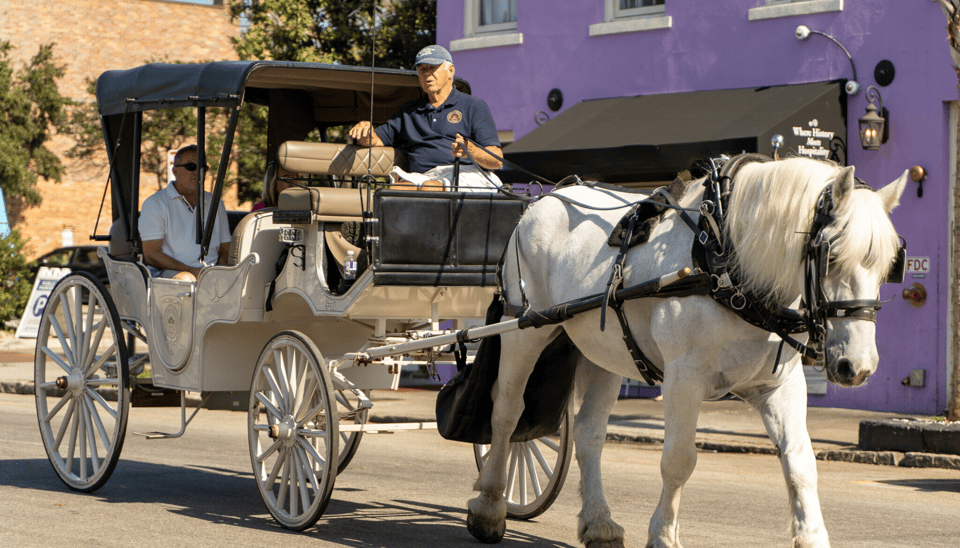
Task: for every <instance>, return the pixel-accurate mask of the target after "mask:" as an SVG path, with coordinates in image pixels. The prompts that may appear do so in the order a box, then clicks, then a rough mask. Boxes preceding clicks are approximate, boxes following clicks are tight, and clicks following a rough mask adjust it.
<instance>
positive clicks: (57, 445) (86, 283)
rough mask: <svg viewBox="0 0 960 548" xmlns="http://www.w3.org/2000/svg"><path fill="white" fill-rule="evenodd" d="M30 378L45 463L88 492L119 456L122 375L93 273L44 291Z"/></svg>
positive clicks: (115, 326)
mask: <svg viewBox="0 0 960 548" xmlns="http://www.w3.org/2000/svg"><path fill="white" fill-rule="evenodd" d="M118 364H119V366H120V367H119V368H118V367H117V365H118ZM34 381H35V382H34V386H35V396H36V402H37V419H38V422H39V425H40V437H41V438H42V440H43V448H44V449H45V450H46V451H47V457H48V458H49V459H50V464H51V465H53V469H54V470H55V471H56V472H57V475H58V476H59V477H60V479H61V480H62V481H63V483H65V484H66V485H67V487H69V488H70V489H73V490H75V491H83V492H86V493H89V492H92V491H96V490H97V489H99V488H100V487H102V486H103V484H105V483H106V482H107V480H108V479H110V474H112V473H113V469H114V468H115V467H116V465H117V460H118V459H119V458H120V449H121V448H122V447H123V438H124V435H125V434H126V430H127V417H128V415H129V411H130V379H129V378H128V369H127V348H126V345H125V344H124V342H123V329H122V326H121V324H120V317H119V315H118V314H117V308H116V306H114V304H113V300H112V299H111V298H110V296H109V294H107V292H106V290H105V289H104V287H103V284H101V283H100V281H99V280H97V278H96V277H94V276H93V275H91V274H88V273H86V272H78V273H76V274H71V275H69V276H67V277H66V278H64V279H62V280H60V282H58V283H57V285H56V286H55V287H54V288H53V291H52V292H51V293H50V297H49V299H48V301H47V305H46V308H45V309H44V311H43V317H42V318H41V320H40V329H39V331H38V334H37V350H36V354H35V356H34Z"/></svg>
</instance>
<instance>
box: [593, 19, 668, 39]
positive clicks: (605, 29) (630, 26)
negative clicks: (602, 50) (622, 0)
mask: <svg viewBox="0 0 960 548" xmlns="http://www.w3.org/2000/svg"><path fill="white" fill-rule="evenodd" d="M672 26H673V17H672V16H670V15H654V16H646V17H637V18H636V19H621V20H619V21H610V22H608V23H596V24H594V25H590V36H603V35H606V34H621V33H624V32H643V31H645V30H661V29H669V28H671V27H672Z"/></svg>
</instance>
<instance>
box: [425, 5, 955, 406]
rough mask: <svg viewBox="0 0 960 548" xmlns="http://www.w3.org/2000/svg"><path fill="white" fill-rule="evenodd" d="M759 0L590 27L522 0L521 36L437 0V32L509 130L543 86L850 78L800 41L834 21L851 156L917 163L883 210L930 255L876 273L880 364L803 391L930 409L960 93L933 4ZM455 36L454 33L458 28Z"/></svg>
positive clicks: (826, 399) (937, 400) (602, 88)
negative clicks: (918, 379)
mask: <svg viewBox="0 0 960 548" xmlns="http://www.w3.org/2000/svg"><path fill="white" fill-rule="evenodd" d="M765 3H766V2H765V0H724V1H710V2H704V1H703V0H666V8H665V10H666V13H665V15H666V16H669V17H671V18H672V26H671V27H670V28H666V29H662V30H651V31H640V32H627V33H622V34H611V35H602V36H590V33H589V26H590V25H591V24H595V23H601V22H603V21H604V0H520V1H518V2H517V6H518V7H517V33H519V34H520V35H522V43H520V44H518V45H506V46H499V47H486V48H475V49H469V48H467V47H464V42H463V41H462V39H463V38H464V24H463V23H464V9H465V8H464V6H465V5H470V4H472V2H470V1H467V2H454V1H449V0H441V1H439V2H438V6H437V29H438V30H437V39H438V42H439V43H440V44H442V45H444V46H451V43H453V44H454V46H453V47H452V48H451V50H452V53H453V59H454V63H455V64H456V67H457V74H458V75H460V76H463V77H464V78H466V79H467V80H468V81H469V82H470V83H471V86H472V88H473V93H474V95H477V96H479V97H482V98H483V99H484V100H485V101H486V102H487V104H488V105H489V106H490V108H491V110H492V112H493V115H494V118H495V119H496V122H497V126H498V129H500V130H501V131H513V132H514V136H515V138H516V139H519V138H520V137H522V136H523V135H525V134H527V133H529V132H530V131H532V130H534V129H536V128H537V123H536V121H535V116H536V114H537V112H538V111H544V112H548V113H550V114H551V115H553V116H555V115H556V113H553V112H551V111H550V110H549V108H548V106H547V94H548V92H549V91H550V90H551V89H552V88H559V89H560V90H561V91H562V92H563V97H564V101H563V107H562V109H561V112H562V110H565V109H566V108H569V107H571V106H573V105H574V104H576V103H577V102H579V101H583V100H588V99H598V98H608V97H622V96H632V95H648V94H665V93H676V92H684V91H697V90H714V89H731V88H745V87H759V86H777V85H785V84H800V83H808V82H817V81H825V80H834V79H839V78H852V77H853V74H852V71H851V66H850V62H849V61H848V59H847V57H846V55H845V54H844V53H843V51H842V50H841V49H840V48H839V47H838V46H837V45H836V44H834V43H832V42H831V41H830V40H828V39H826V38H824V37H823V36H816V35H814V36H811V37H810V38H809V39H808V40H806V41H800V40H798V39H797V38H796V36H795V34H794V33H795V29H796V28H797V26H798V25H806V26H807V27H809V28H810V29H812V30H815V31H821V32H824V33H827V34H829V35H832V36H833V37H835V38H836V39H837V40H838V41H839V42H840V43H841V44H843V45H844V46H845V47H846V48H847V49H848V50H849V52H850V54H851V56H852V57H853V60H854V62H855V63H856V68H857V72H858V80H859V83H860V85H861V86H862V90H861V91H860V92H859V93H857V94H855V95H852V96H848V97H847V108H848V115H847V116H848V122H847V143H848V147H847V148H848V163H849V164H851V165H855V166H856V168H857V175H858V176H859V177H861V178H863V179H864V180H866V181H867V182H868V183H870V184H872V185H873V186H875V187H879V186H882V185H883V184H886V183H888V182H890V181H893V180H894V179H896V178H897V177H899V176H900V174H901V173H903V171H904V170H906V169H909V168H910V167H912V166H915V165H920V166H923V167H924V168H925V169H926V171H927V173H928V174H929V175H928V178H927V180H926V182H925V183H924V195H923V197H922V198H918V197H917V193H916V190H917V188H916V187H917V185H916V184H914V183H913V182H910V183H909V184H908V187H907V190H906V191H905V193H904V195H903V197H902V199H901V205H900V207H899V208H898V209H897V210H896V211H895V212H894V213H893V222H894V224H895V225H896V227H897V229H898V231H899V232H900V234H901V235H902V236H903V237H904V238H905V239H906V241H907V245H908V247H907V255H908V256H909V257H929V258H930V264H931V267H930V271H929V272H928V273H926V274H925V275H924V277H923V278H914V277H912V275H911V274H909V273H908V274H907V279H906V280H905V282H904V283H903V284H885V285H884V286H883V287H882V289H881V298H882V299H883V300H884V301H887V300H890V299H892V300H890V301H889V302H888V303H887V304H885V305H884V307H883V310H882V311H881V312H880V313H879V316H878V323H877V342H878V347H879V350H880V355H881V363H880V368H879V370H878V371H877V373H876V375H874V377H873V378H872V379H871V380H870V381H869V383H868V384H867V385H866V386H865V387H861V388H858V389H840V388H837V387H834V386H832V385H831V386H830V387H829V388H828V390H827V394H826V395H821V396H813V395H812V396H810V397H809V401H810V404H811V405H817V406H831V407H846V408H860V409H871V410H885V411H896V412H909V413H927V414H938V413H941V412H942V411H943V410H944V409H945V407H946V401H947V396H948V394H947V388H946V385H947V375H948V364H947V350H946V348H947V342H948V339H947V329H948V319H947V318H948V313H949V309H948V291H949V283H950V280H949V269H948V266H949V264H948V263H949V240H948V238H949V232H950V231H949V227H950V195H951V189H950V187H951V177H950V168H951V161H950V142H951V139H952V135H953V133H952V127H951V124H950V118H949V105H950V102H951V101H955V100H957V75H956V72H955V71H954V70H953V67H952V61H951V59H950V55H949V46H948V42H947V40H946V31H945V19H944V16H943V13H942V12H941V9H940V7H939V4H938V3H936V2H931V1H930V0H898V1H896V2H891V1H889V0H846V1H843V2H840V5H842V9H841V10H840V11H831V12H826V13H817V14H811V15H798V16H787V17H780V18H774V19H763V20H755V21H750V20H749V19H748V13H749V10H750V9H751V8H755V7H757V6H762V5H764V4H765ZM457 40H461V42H459V43H458V42H455V41H457ZM884 59H886V60H890V61H892V62H893V64H894V66H895V69H896V76H895V78H894V80H893V82H892V83H891V84H890V85H889V86H886V87H881V86H878V85H877V83H876V82H875V80H874V67H875V66H876V65H877V63H878V62H879V61H881V60H884ZM870 85H873V86H876V87H878V88H879V89H880V91H881V94H882V96H883V105H884V106H886V107H887V108H888V109H889V111H890V113H891V114H890V140H889V141H888V142H887V143H886V144H884V145H883V146H882V147H881V148H880V150H879V151H864V150H863V149H862V148H861V147H860V144H859V135H858V130H857V119H858V118H859V117H861V116H863V115H864V113H865V110H864V109H865V107H866V105H867V103H868V101H867V99H866V96H865V90H866V88H867V86H870ZM915 281H919V282H921V283H923V284H924V285H925V286H926V289H927V292H928V300H927V302H926V304H925V305H924V306H923V307H921V308H914V307H912V306H910V305H909V304H908V303H907V301H905V300H904V299H903V298H902V297H901V292H902V290H903V289H904V288H905V287H907V286H909V285H910V284H911V283H913V282H915ZM912 369H923V370H925V372H926V385H925V386H924V387H922V388H917V387H908V386H904V385H902V384H901V380H902V379H904V378H905V377H907V376H908V375H909V374H910V371H911V370H912Z"/></svg>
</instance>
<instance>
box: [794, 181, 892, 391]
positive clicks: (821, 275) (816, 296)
mask: <svg viewBox="0 0 960 548" xmlns="http://www.w3.org/2000/svg"><path fill="white" fill-rule="evenodd" d="M853 171H854V169H853V167H852V166H851V167H846V168H843V169H840V170H839V173H838V174H837V177H836V180H835V181H834V182H833V185H832V186H831V187H827V189H825V190H824V191H823V193H822V196H821V201H820V203H818V213H819V215H818V216H817V218H815V220H814V225H815V226H816V224H817V219H820V220H821V221H822V222H823V227H822V228H821V230H820V232H821V233H820V234H814V235H812V240H811V242H810V244H809V246H808V256H810V257H811V261H810V262H809V263H808V266H807V282H806V284H807V288H806V291H805V299H806V300H808V301H815V306H814V307H812V308H811V311H812V312H813V313H814V314H815V315H819V317H820V327H817V329H821V330H822V329H823V328H825V329H826V331H825V333H823V332H821V333H820V335H821V336H822V337H823V348H824V365H825V367H826V373H827V378H828V379H829V380H830V381H831V382H833V383H834V384H838V385H840V386H860V385H861V384H863V383H864V382H866V380H867V378H868V377H870V375H872V374H873V373H874V372H875V371H876V369H877V363H878V361H879V356H878V354H877V344H876V323H875V320H876V310H877V309H879V307H880V301H879V300H878V299H879V291H880V284H881V283H883V282H884V280H885V279H886V278H887V275H888V273H889V272H890V270H891V267H892V265H893V263H894V261H895V259H896V257H897V254H898V251H899V249H900V240H899V237H898V236H897V233H896V230H895V229H894V227H893V224H892V223H891V222H890V217H889V215H890V212H891V211H892V210H893V208H895V207H896V206H897V205H898V204H899V201H900V195H901V194H902V193H903V189H904V186H905V185H906V181H907V172H904V174H903V175H902V176H901V177H900V178H899V179H897V180H896V181H894V182H892V183H890V184H888V185H886V186H885V187H883V188H882V189H880V190H878V191H876V192H874V191H873V190H872V189H870V188H869V187H866V186H865V185H858V184H857V183H856V180H855V179H854V176H853ZM824 200H828V201H829V202H832V203H830V204H828V205H827V207H824V205H823V201H824ZM823 213H826V216H823ZM812 274H815V276H814V277H815V278H816V280H810V276H811V275H812Z"/></svg>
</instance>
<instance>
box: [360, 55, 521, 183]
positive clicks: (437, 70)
mask: <svg viewBox="0 0 960 548" xmlns="http://www.w3.org/2000/svg"><path fill="white" fill-rule="evenodd" d="M414 64H415V65H416V69H417V74H418V75H419V77H420V87H421V88H422V89H423V91H424V93H426V94H427V96H426V97H424V98H422V99H418V100H416V101H411V102H409V103H407V104H405V105H403V106H402V107H400V110H398V111H397V112H396V113H394V115H393V116H392V117H391V118H390V119H389V120H387V122H386V123H385V124H383V125H382V126H380V127H378V128H376V129H374V130H373V131H372V132H371V125H370V122H360V123H358V124H357V125H355V126H353V127H352V128H350V131H349V135H350V137H352V138H353V139H354V140H355V142H356V144H358V145H360V146H370V145H373V146H394V147H397V148H401V149H403V150H404V151H405V152H406V153H407V159H408V162H409V167H410V171H411V172H413V173H407V172H405V171H403V170H401V169H399V168H394V169H393V171H392V172H391V173H390V179H391V181H392V182H393V183H395V184H397V183H400V184H404V183H405V184H412V185H413V186H414V187H415V188H416V189H417V190H444V189H450V187H451V186H452V181H453V171H454V169H453V158H454V157H456V158H460V159H461V160H460V173H459V181H458V190H460V191H464V192H492V191H496V190H497V189H498V188H499V187H501V186H503V183H501V182H500V178H499V177H497V176H496V174H494V173H493V172H492V170H496V169H500V166H501V163H500V161H499V160H497V159H496V158H495V157H493V156H490V155H489V154H487V153H486V151H489V152H491V153H493V154H496V155H497V156H502V154H503V153H502V152H501V150H500V139H499V137H498V136H497V127H496V125H495V124H494V122H493V115H492V114H491V113H490V109H489V107H487V104H486V103H484V102H483V100H482V99H480V98H479V97H474V96H472V95H468V94H466V93H461V92H459V91H457V89H456V88H455V87H454V86H453V76H454V72H455V67H454V65H453V58H452V57H451V56H450V52H448V51H447V50H446V49H444V48H443V47H441V46H427V47H425V48H423V49H422V50H420V52H419V53H418V54H417V58H416V61H415V63H414ZM464 135H466V136H467V137H469V138H470V139H472V140H473V141H476V142H477V143H479V144H480V145H482V147H483V148H481V147H478V146H476V145H474V144H473V143H470V142H468V141H466V139H464ZM464 147H466V149H467V151H469V152H470V157H473V159H474V160H475V161H476V162H477V163H478V164H479V167H478V166H477V165H476V164H474V163H473V162H472V161H471V160H470V157H468V156H467V154H466V153H465V152H464ZM481 168H483V169H481ZM486 170H491V171H486Z"/></svg>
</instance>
